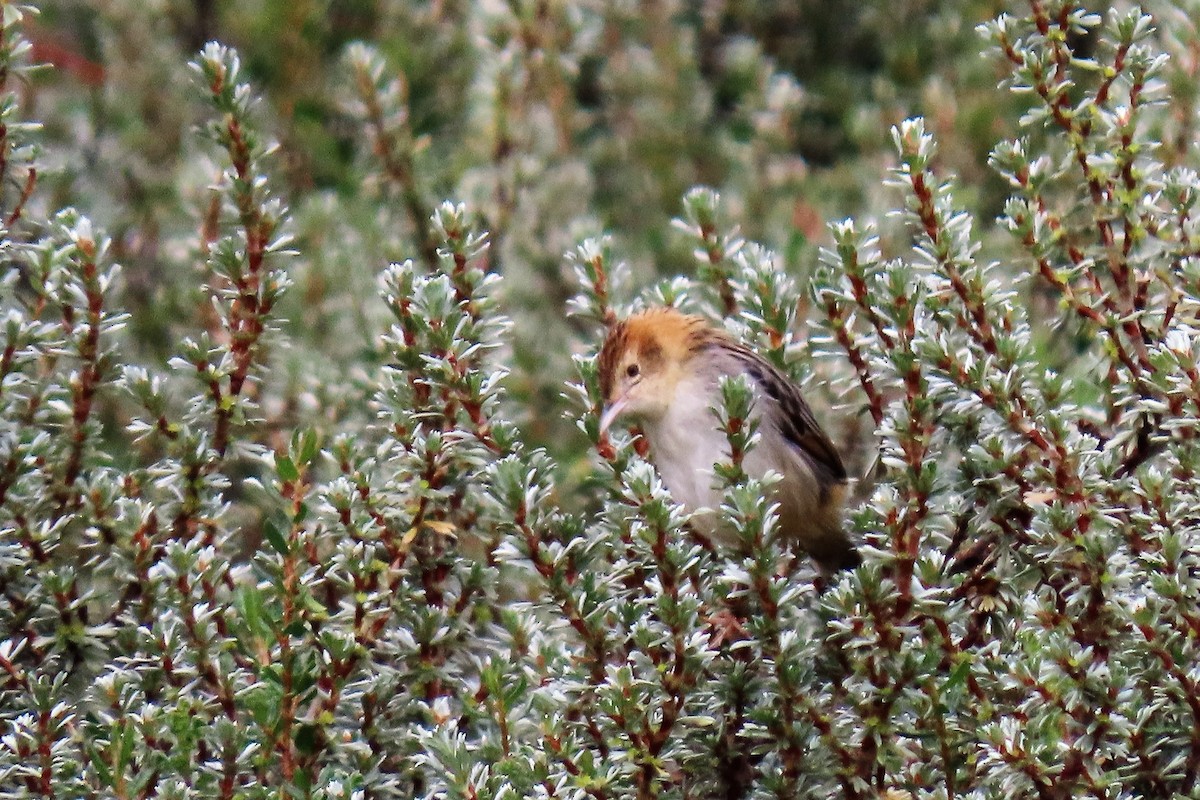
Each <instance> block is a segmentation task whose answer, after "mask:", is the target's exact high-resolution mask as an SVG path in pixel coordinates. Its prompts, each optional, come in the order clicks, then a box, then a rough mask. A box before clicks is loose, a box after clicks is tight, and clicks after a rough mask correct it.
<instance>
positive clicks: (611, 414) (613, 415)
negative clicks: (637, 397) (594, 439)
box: [600, 393, 629, 436]
mask: <svg viewBox="0 0 1200 800" xmlns="http://www.w3.org/2000/svg"><path fill="white" fill-rule="evenodd" d="M627 405H629V394H628V393H626V394H623V395H621V396H620V397H618V398H617V399H616V400H615V401H613V402H611V403H609V404H607V405H605V406H604V412H603V413H601V414H600V435H601V436H603V435H604V434H605V433H607V432H608V429H609V426H611V425H612V424H613V423H614V422H616V421H617V417H619V416H621V412H622V411H624V410H625V406H627Z"/></svg>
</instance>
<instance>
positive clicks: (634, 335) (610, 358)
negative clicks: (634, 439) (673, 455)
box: [600, 308, 711, 432]
mask: <svg viewBox="0 0 1200 800" xmlns="http://www.w3.org/2000/svg"><path fill="white" fill-rule="evenodd" d="M710 330H711V329H709V327H708V324H707V323H706V322H705V321H704V320H703V319H702V318H700V317H694V316H689V315H687V314H684V313H682V312H680V311H678V310H676V309H674V308H655V309H651V310H649V311H642V312H640V313H638V314H634V315H633V316H631V317H629V318H628V319H626V320H624V321H622V322H618V323H617V324H616V325H614V326H613V327H612V328H611V329H610V330H609V332H608V338H606V339H605V340H604V346H603V347H602V348H601V349H600V390H601V392H602V393H603V395H604V413H603V415H602V416H601V418H600V431H601V432H604V431H606V430H608V428H609V426H610V425H612V424H613V422H615V421H616V420H617V419H618V418H619V417H623V416H627V417H632V418H634V419H639V420H645V421H651V422H652V421H654V420H656V419H659V418H661V417H662V416H663V415H664V414H665V413H666V412H667V409H668V408H670V405H671V402H672V401H673V399H674V397H675V389H676V387H677V386H678V385H679V381H680V380H681V379H683V378H684V377H685V376H686V375H687V370H688V369H689V362H690V361H691V359H692V357H693V356H694V355H695V354H696V352H697V351H698V347H699V345H700V343H701V342H702V340H703V338H704V337H705V334H706V333H708V332H709V331H710Z"/></svg>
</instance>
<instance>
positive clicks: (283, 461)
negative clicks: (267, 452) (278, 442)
mask: <svg viewBox="0 0 1200 800" xmlns="http://www.w3.org/2000/svg"><path fill="white" fill-rule="evenodd" d="M275 472H276V473H278V474H279V479H280V480H281V481H284V482H285V483H292V482H294V481H298V480H300V470H298V469H296V465H295V463H294V462H293V461H292V459H291V458H289V457H288V456H284V455H280V454H278V453H276V454H275Z"/></svg>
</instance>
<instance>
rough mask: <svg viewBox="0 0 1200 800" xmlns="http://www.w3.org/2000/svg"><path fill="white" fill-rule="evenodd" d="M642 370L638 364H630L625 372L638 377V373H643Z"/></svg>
mask: <svg viewBox="0 0 1200 800" xmlns="http://www.w3.org/2000/svg"><path fill="white" fill-rule="evenodd" d="M641 372H642V370H641V368H640V367H639V366H638V365H637V364H630V365H629V366H628V367H626V368H625V374H626V375H628V376H629V377H631V378H636V377H637V376H638V375H640V374H641Z"/></svg>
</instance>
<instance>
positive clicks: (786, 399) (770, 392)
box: [736, 347, 846, 483]
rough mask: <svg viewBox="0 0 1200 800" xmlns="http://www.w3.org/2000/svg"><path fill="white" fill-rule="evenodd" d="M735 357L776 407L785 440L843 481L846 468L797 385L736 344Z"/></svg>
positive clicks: (832, 476) (817, 465)
mask: <svg viewBox="0 0 1200 800" xmlns="http://www.w3.org/2000/svg"><path fill="white" fill-rule="evenodd" d="M736 352H737V357H738V360H739V361H741V362H742V364H743V365H744V366H745V368H746V372H747V373H749V375H750V377H752V378H753V379H754V380H755V382H757V383H758V385H759V386H760V387H761V388H762V390H763V392H765V393H766V395H767V396H768V397H770V398H771V399H772V400H774V401H775V405H776V408H777V409H778V415H777V420H776V421H777V424H778V425H779V430H780V432H781V433H782V434H783V436H784V438H785V439H787V440H788V442H789V443H790V444H791V445H792V446H793V447H795V448H796V449H798V450H799V451H800V453H801V454H802V455H803V456H804V458H805V459H807V460H808V461H809V463H811V464H812V465H814V466H815V467H817V468H818V469H819V470H820V471H821V472H823V473H824V474H825V475H826V476H827V477H828V478H830V479H831V480H832V481H836V482H839V483H840V482H842V481H845V480H846V467H845V466H844V465H843V464H842V458H841V456H839V455H838V452H837V448H835V447H834V446H833V442H831V441H830V440H829V437H828V436H827V435H826V434H825V431H823V430H821V426H820V425H818V424H817V420H816V418H815V417H813V413H812V409H811V408H809V407H808V403H806V402H804V398H803V397H802V396H801V395H800V387H798V386H796V384H795V383H794V382H792V380H791V379H790V378H788V377H787V376H786V375H784V374H783V373H782V372H781V371H780V370H779V369H777V368H776V367H774V366H773V365H772V364H770V363H769V362H767V361H766V360H764V359H763V358H762V357H761V356H759V355H758V354H757V353H755V352H754V351H753V350H750V349H748V348H743V347H738V348H737V350H736Z"/></svg>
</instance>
